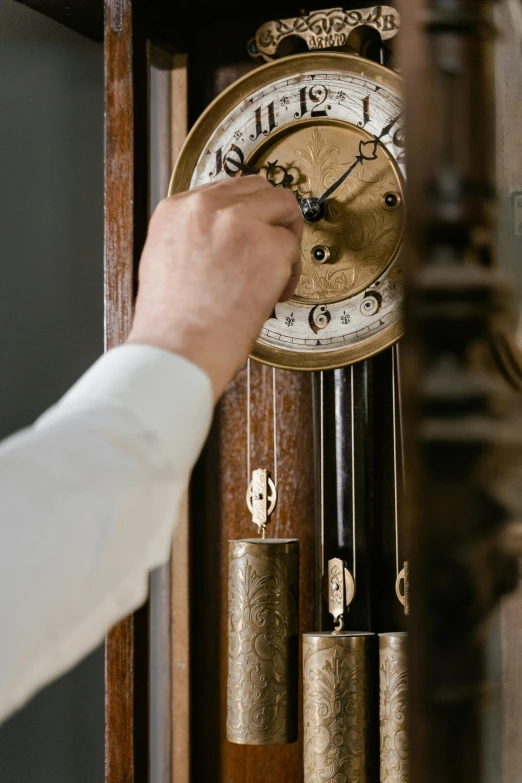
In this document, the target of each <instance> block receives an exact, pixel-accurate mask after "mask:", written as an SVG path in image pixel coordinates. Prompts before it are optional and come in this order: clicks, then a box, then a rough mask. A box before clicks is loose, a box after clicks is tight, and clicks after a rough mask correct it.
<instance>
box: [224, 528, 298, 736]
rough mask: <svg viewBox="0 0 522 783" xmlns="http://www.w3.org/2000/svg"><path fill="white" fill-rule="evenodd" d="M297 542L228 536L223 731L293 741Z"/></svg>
mask: <svg viewBox="0 0 522 783" xmlns="http://www.w3.org/2000/svg"><path fill="white" fill-rule="evenodd" d="M298 590H299V542H298V541H295V540H285V539H260V538H256V539H248V540H245V541H230V542H229V574H228V618H229V619H228V710H227V737H228V739H229V740H230V742H237V743H239V744H242V745H283V744H285V743H290V742H295V741H296V740H297V677H298V635H297V634H298V608H299V607H298V603H299V602H298Z"/></svg>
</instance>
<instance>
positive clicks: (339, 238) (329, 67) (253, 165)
mask: <svg viewBox="0 0 522 783" xmlns="http://www.w3.org/2000/svg"><path fill="white" fill-rule="evenodd" d="M400 96H401V79H400V77H399V76H398V75H397V74H396V73H394V72H392V71H390V70H388V69H386V68H384V67H382V66H380V65H377V64H375V63H373V62H370V61H368V60H365V59H363V58H361V57H357V56H352V55H347V54H339V53H310V54H303V55H297V56H293V57H288V58H285V59H282V60H277V61H275V62H273V63H270V64H268V65H265V66H263V67H261V68H258V69H257V70H255V71H253V72H252V73H250V74H248V75H247V76H245V77H243V78H242V79H240V80H239V81H238V82H236V83H235V84H233V85H231V86H230V87H229V88H228V89H227V90H225V92H223V93H222V94H221V95H220V96H219V97H218V98H217V99H216V100H215V101H214V102H213V103H212V104H211V105H210V106H209V107H208V109H207V110H206V111H205V112H204V113H203V115H202V116H201V117H200V119H199V120H198V122H197V123H196V125H195V126H194V128H193V129H192V132H191V133H190V134H189V136H188V138H187V141H186V143H185V146H184V147H183V149H182V151H181V154H180V157H179V160H178V163H177V166H176V168H175V170H174V173H173V175H172V180H171V185H170V189H169V193H170V194H173V193H178V192H181V191H183V190H187V189H188V188H191V187H196V186H197V185H199V184H203V183H204V182H209V181H214V180H216V179H219V178H226V177H230V176H242V175H244V174H249V173H254V172H255V173H259V174H260V175H261V176H266V177H267V179H269V180H270V181H271V183H272V184H274V185H276V186H284V187H288V188H290V189H291V190H292V191H293V192H294V193H295V195H296V197H297V198H298V200H299V201H300V203H301V205H303V204H304V203H305V201H304V200H305V199H312V200H314V199H315V200H316V201H317V199H318V198H319V197H320V196H321V195H325V193H326V191H327V190H328V189H329V188H330V187H331V186H333V185H334V183H336V182H337V181H339V179H340V177H341V176H342V175H343V173H345V172H346V171H347V170H348V169H349V168H351V169H352V171H351V172H350V174H349V176H348V177H347V178H346V179H345V180H344V181H343V182H342V183H340V184H339V185H338V187H336V188H335V190H334V191H333V192H332V193H331V194H329V195H328V197H325V199H324V206H323V212H322V213H321V215H319V216H318V218H317V219H316V220H315V222H305V228H304V236H303V244H302V262H303V274H302V277H301V281H300V283H299V285H298V288H297V290H296V292H295V295H294V296H293V297H292V299H291V300H289V301H288V302H284V303H280V304H278V305H276V307H275V309H274V312H273V313H272V314H271V317H270V318H269V319H268V321H267V322H266V324H265V326H264V328H263V330H262V333H261V335H260V337H259V338H258V340H257V341H256V344H255V346H254V349H253V351H252V357H253V358H255V359H258V360H260V361H262V362H265V363H267V364H271V365H273V366H276V367H283V368H287V369H296V370H319V369H328V368H333V367H341V366H344V365H347V364H351V363H353V362H356V361H359V360H361V359H365V358H367V357H369V356H372V355H373V354H375V353H378V352H379V351H381V350H383V349H384V348H386V347H388V346H389V345H391V344H392V343H394V342H395V341H396V340H397V339H398V338H399V337H400V336H401V334H402V331H403V320H402V298H403V286H402V273H403V266H402V263H401V260H400V248H401V242H402V234H403V225H404V217H405V215H404V212H405V209H404V196H403V189H404V186H403V182H404V180H403V168H404V165H403V164H404V136H403V130H402V126H401V114H402V101H401V97H400ZM390 123H393V127H391V129H390V130H389V132H385V133H384V135H383V129H384V131H386V128H387V127H388V126H390ZM379 137H382V138H380V139H379ZM376 139H379V141H376ZM302 209H303V206H302ZM303 214H304V212H303Z"/></svg>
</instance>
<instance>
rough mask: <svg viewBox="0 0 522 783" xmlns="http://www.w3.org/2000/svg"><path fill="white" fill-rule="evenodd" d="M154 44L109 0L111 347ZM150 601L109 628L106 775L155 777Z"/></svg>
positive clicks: (129, 300)
mask: <svg viewBox="0 0 522 783" xmlns="http://www.w3.org/2000/svg"><path fill="white" fill-rule="evenodd" d="M147 125H148V105H147V52H146V40H145V33H144V27H143V25H140V24H138V23H136V18H135V12H133V3H132V2H131V0H105V347H106V349H109V348H112V347H114V346H116V345H119V344H120V343H122V342H123V341H124V339H125V337H126V335H127V333H128V331H129V328H130V324H131V319H132V308H133V299H134V291H135V280H136V275H135V272H136V268H137V262H138V259H139V255H140V253H141V249H142V246H143V242H144V239H145V232H146V226H147V218H148V209H147V201H148V140H147V136H148V133H147V131H148V127H147ZM147 737H148V616H147V607H143V608H142V609H140V610H139V611H138V612H136V613H135V614H134V615H131V616H130V617H128V618H126V619H124V620H122V621H121V622H120V623H118V624H117V625H116V626H115V627H114V628H112V629H111V630H110V631H109V633H108V634H107V643H106V736H105V743H106V744H105V779H106V781H107V783H123V781H124V782H125V783H134V781H136V783H137V782H138V781H140V783H141V782H142V781H146V780H147V778H148V743H147Z"/></svg>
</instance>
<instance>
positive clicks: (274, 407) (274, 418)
mask: <svg viewBox="0 0 522 783" xmlns="http://www.w3.org/2000/svg"><path fill="white" fill-rule="evenodd" d="M272 431H273V438H274V484H275V485H276V490H277V494H278V497H279V484H278V483H277V386H276V368H275V367H272ZM274 516H275V518H276V520H275V529H274V537H275V538H277V537H278V535H279V512H278V504H276V507H275V509H274Z"/></svg>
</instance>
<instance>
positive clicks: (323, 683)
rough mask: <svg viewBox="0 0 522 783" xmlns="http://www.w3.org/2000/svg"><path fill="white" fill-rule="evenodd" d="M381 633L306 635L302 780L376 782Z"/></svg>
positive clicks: (316, 782)
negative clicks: (378, 650)
mask: <svg viewBox="0 0 522 783" xmlns="http://www.w3.org/2000/svg"><path fill="white" fill-rule="evenodd" d="M376 670H377V638H376V636H375V634H372V633H364V632H361V633H355V632H353V633H349V632H346V633H337V634H329V633H316V634H312V633H308V634H304V635H303V682H304V687H303V712H304V782H305V783H323V781H325V780H331V781H335V783H376V778H377V768H376V766H377V765H376V763H375V756H376V752H377V749H376V734H377V725H376V724H377V721H376V719H375V707H376V688H375V672H376Z"/></svg>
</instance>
